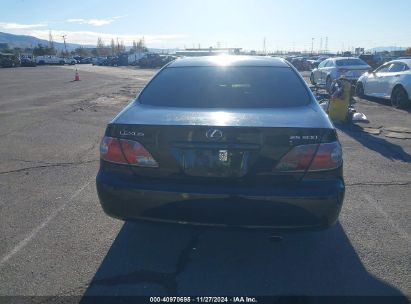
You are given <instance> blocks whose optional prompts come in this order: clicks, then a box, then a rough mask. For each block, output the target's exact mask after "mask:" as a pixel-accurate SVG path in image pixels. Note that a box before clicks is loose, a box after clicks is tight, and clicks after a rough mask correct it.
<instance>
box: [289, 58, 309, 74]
mask: <svg viewBox="0 0 411 304" xmlns="http://www.w3.org/2000/svg"><path fill="white" fill-rule="evenodd" d="M290 63H291V64H292V65H293V66H294V67H295V68H296V69H297V70H299V71H308V70H310V68H311V64H310V62H309V61H307V59H306V58H304V57H294V58H291V59H290Z"/></svg>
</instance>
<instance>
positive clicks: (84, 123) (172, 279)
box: [0, 65, 411, 297]
mask: <svg viewBox="0 0 411 304" xmlns="http://www.w3.org/2000/svg"><path fill="white" fill-rule="evenodd" d="M78 68H79V72H80V77H81V81H80V82H71V80H72V78H73V76H74V70H73V67H59V66H54V67H53V66H50V67H47V66H43V67H36V68H17V69H0V78H1V79H2V82H1V84H0V91H1V92H2V94H1V95H0V130H1V131H0V142H1V145H0V193H1V195H0V295H43V296H44V295H49V296H58V295H76V296H83V295H176V294H178V295H203V296H205V295H254V296H255V295H286V294H293V295H396V296H404V295H406V296H408V297H409V296H410V294H411V278H410V269H411V267H410V266H411V264H410V259H409V257H410V256H411V246H410V244H411V239H410V233H411V222H410V220H409V219H410V218H411V208H410V197H411V187H410V184H411V140H409V139H408V140H407V139H396V138H388V137H386V136H385V135H384V132H382V133H381V134H378V135H373V134H369V133H367V132H363V131H361V130H358V129H353V128H346V127H341V128H340V129H339V131H338V133H339V137H340V140H341V142H342V146H343V149H344V161H345V168H344V171H345V178H346V183H347V192H346V198H345V202H344V206H343V210H342V213H341V216H340V221H339V223H338V224H337V225H336V226H334V227H332V228H331V229H328V230H325V231H318V232H300V233H280V234H279V233H274V234H273V233H269V232H267V231H249V230H232V229H227V230H222V229H204V228H202V229H199V228H193V227H181V226H170V225H163V224H149V223H131V222H130V223H129V222H128V223H124V222H122V221H118V220H114V219H111V218H109V217H107V216H106V215H105V214H104V213H103V211H102V209H101V207H100V205H99V202H98V198H97V194H96V190H95V185H94V177H95V175H96V172H97V169H98V143H99V140H100V138H101V137H102V135H103V132H104V128H105V125H106V123H107V122H108V121H110V119H111V118H112V117H113V116H114V115H115V114H116V113H117V112H118V111H119V110H120V109H121V108H122V107H124V106H125V105H126V103H127V101H128V100H129V99H130V98H132V97H133V96H134V95H135V94H136V93H137V91H138V90H139V89H141V88H142V87H143V86H144V84H145V83H146V82H147V81H148V80H149V79H150V77H151V76H152V75H153V73H154V72H155V71H153V70H139V69H135V68H109V67H93V66H88V65H85V66H82V65H80V66H78ZM305 76H306V75H305ZM356 107H357V109H358V110H359V111H360V112H364V113H365V114H366V115H367V116H368V118H369V119H370V124H368V125H365V126H366V127H372V126H378V127H381V126H382V127H383V128H393V127H405V128H407V127H409V126H410V125H411V118H410V117H411V116H410V115H411V114H410V113H409V111H404V110H396V109H392V108H391V107H390V106H389V105H387V104H386V103H384V102H382V101H378V100H377V101H376V100H359V101H358V103H357V105H356ZM276 236H281V238H277V237H276Z"/></svg>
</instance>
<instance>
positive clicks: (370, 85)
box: [356, 59, 411, 108]
mask: <svg viewBox="0 0 411 304" xmlns="http://www.w3.org/2000/svg"><path fill="white" fill-rule="evenodd" d="M356 93H357V95H358V96H359V97H364V96H373V97H379V98H384V99H389V100H391V104H392V106H393V107H396V108H406V107H409V106H411V100H410V99H411V59H402V60H393V61H389V62H387V63H385V64H383V65H381V66H380V67H379V68H377V69H376V70H374V71H370V72H369V73H365V74H364V75H362V76H361V77H360V78H359V79H358V82H357V86H356Z"/></svg>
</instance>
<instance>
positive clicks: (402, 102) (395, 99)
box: [391, 86, 411, 109]
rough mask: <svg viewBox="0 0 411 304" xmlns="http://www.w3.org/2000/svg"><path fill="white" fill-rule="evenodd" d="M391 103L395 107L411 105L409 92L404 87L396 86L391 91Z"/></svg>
mask: <svg viewBox="0 0 411 304" xmlns="http://www.w3.org/2000/svg"><path fill="white" fill-rule="evenodd" d="M391 105H392V106H393V107H394V108H398V109H403V108H407V107H409V106H410V105H411V102H410V100H409V97H408V94H407V92H406V91H405V90H404V88H403V87H400V86H399V87H395V88H394V90H393V91H392V93H391Z"/></svg>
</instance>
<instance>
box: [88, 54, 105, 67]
mask: <svg viewBox="0 0 411 304" xmlns="http://www.w3.org/2000/svg"><path fill="white" fill-rule="evenodd" d="M105 60H107V57H103V56H99V57H93V58H92V60H91V63H92V64H93V65H102V63H103V62H104V61H105Z"/></svg>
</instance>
